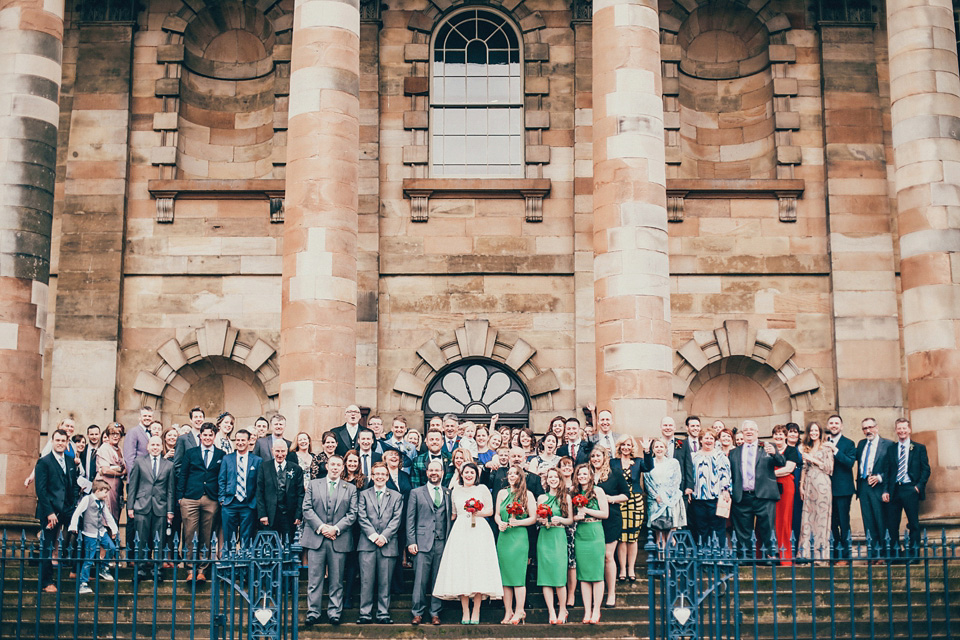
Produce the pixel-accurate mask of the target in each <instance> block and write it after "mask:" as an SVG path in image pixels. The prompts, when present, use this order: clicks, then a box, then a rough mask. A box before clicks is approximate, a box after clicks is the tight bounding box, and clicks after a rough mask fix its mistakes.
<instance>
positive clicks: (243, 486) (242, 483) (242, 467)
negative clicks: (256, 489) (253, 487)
mask: <svg viewBox="0 0 960 640" xmlns="http://www.w3.org/2000/svg"><path fill="white" fill-rule="evenodd" d="M246 499H247V465H246V460H245V459H244V458H241V457H237V502H243V501H244V500H246Z"/></svg>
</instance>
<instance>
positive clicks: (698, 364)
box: [673, 320, 820, 427]
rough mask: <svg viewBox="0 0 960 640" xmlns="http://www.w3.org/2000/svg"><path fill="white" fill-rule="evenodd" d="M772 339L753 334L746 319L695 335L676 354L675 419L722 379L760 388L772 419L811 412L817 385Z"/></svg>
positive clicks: (789, 349)
mask: <svg viewBox="0 0 960 640" xmlns="http://www.w3.org/2000/svg"><path fill="white" fill-rule="evenodd" d="M776 334H777V332H776V331H774V330H771V329H760V330H757V329H753V328H751V327H750V324H749V322H747V321H746V320H726V321H724V323H723V326H722V327H720V328H718V329H716V330H714V331H696V332H694V336H693V338H691V339H690V340H689V341H687V343H686V344H684V345H683V346H682V347H680V349H678V350H677V351H676V353H675V354H674V368H673V381H674V389H673V396H674V408H675V410H676V412H677V414H678V416H680V417H681V418H683V417H686V415H688V414H689V413H690V409H691V407H692V403H693V401H694V400H695V397H696V395H697V393H698V392H700V391H701V390H702V389H703V388H704V387H705V386H707V385H710V384H711V381H712V380H715V379H718V378H719V377H721V376H729V378H730V379H733V380H736V379H737V377H742V378H744V379H745V380H744V381H751V382H752V383H755V384H756V385H757V386H758V387H759V388H760V389H762V390H763V392H764V393H765V394H766V396H767V398H768V399H769V402H770V413H769V414H768V417H769V418H771V419H773V418H777V419H781V420H784V421H786V420H787V419H788V418H791V417H792V416H793V414H794V412H802V411H805V410H809V409H812V408H813V406H812V401H811V396H812V395H813V394H814V393H815V392H816V391H817V390H818V389H819V388H820V380H819V379H818V378H817V375H816V374H815V373H814V372H813V371H812V370H811V369H802V368H801V367H800V366H798V365H797V364H796V362H794V360H793V356H794V355H795V353H796V349H794V348H793V346H792V345H791V344H790V343H788V342H787V341H786V340H783V339H782V338H779V337H777V335H776ZM712 384H716V383H712ZM708 417H710V418H713V417H719V416H708ZM744 417H748V416H744ZM768 421H769V420H768ZM761 422H762V421H761ZM763 426H764V425H762V424H761V427H763Z"/></svg>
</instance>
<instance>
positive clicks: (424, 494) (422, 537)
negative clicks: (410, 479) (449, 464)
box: [406, 484, 453, 552]
mask: <svg viewBox="0 0 960 640" xmlns="http://www.w3.org/2000/svg"><path fill="white" fill-rule="evenodd" d="M440 494H441V495H442V496H443V502H441V503H440V507H439V508H437V507H436V506H434V504H433V492H432V489H431V487H430V486H429V485H426V484H425V485H423V486H422V487H417V488H416V489H414V490H413V491H411V492H410V496H409V497H408V498H407V522H406V528H407V545H408V546H409V545H411V544H415V545H417V547H418V549H419V551H427V552H428V551H430V550H431V549H433V543H434V542H435V541H436V539H437V530H438V527H439V528H440V530H441V531H443V537H444V539H447V538H449V537H450V523H451V522H452V520H451V514H452V509H451V506H452V504H453V503H452V502H451V500H450V490H449V489H447V488H445V487H441V488H440Z"/></svg>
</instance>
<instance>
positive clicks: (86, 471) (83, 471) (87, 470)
mask: <svg viewBox="0 0 960 640" xmlns="http://www.w3.org/2000/svg"><path fill="white" fill-rule="evenodd" d="M79 460H80V467H78V468H77V472H78V475H80V476H82V477H83V478H86V479H87V480H88V481H89V482H93V479H94V478H96V477H97V447H90V446H88V447H87V448H86V449H84V450H83V453H81V454H80V455H79ZM84 493H89V489H87V490H86V491H85V492H84Z"/></svg>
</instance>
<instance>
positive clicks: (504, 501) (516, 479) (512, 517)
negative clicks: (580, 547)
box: [494, 466, 537, 624]
mask: <svg viewBox="0 0 960 640" xmlns="http://www.w3.org/2000/svg"><path fill="white" fill-rule="evenodd" d="M516 503H519V505H520V508H521V511H520V513H513V514H511V513H509V512H508V511H507V509H508V508H510V506H511V505H513V504H516ZM536 514H537V512H536V502H534V499H533V493H531V492H530V491H529V490H528V489H527V478H526V474H525V473H524V472H523V469H521V468H520V467H518V466H511V467H510V468H509V469H507V486H506V487H504V488H503V489H500V492H499V493H497V508H496V511H494V519H495V520H496V522H497V527H499V529H500V535H499V536H497V559H498V560H499V561H500V578H501V580H502V581H503V608H504V610H505V612H504V616H503V620H501V621H500V624H507V623H510V624H522V623H523V621H524V619H525V618H526V617H527V613H526V611H524V610H523V607H524V603H525V601H526V598H527V587H526V584H527V562H528V561H529V559H530V535H529V534H528V533H527V527H529V526H530V525H532V524H533V523H535V522H536V521H537V515H536Z"/></svg>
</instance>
